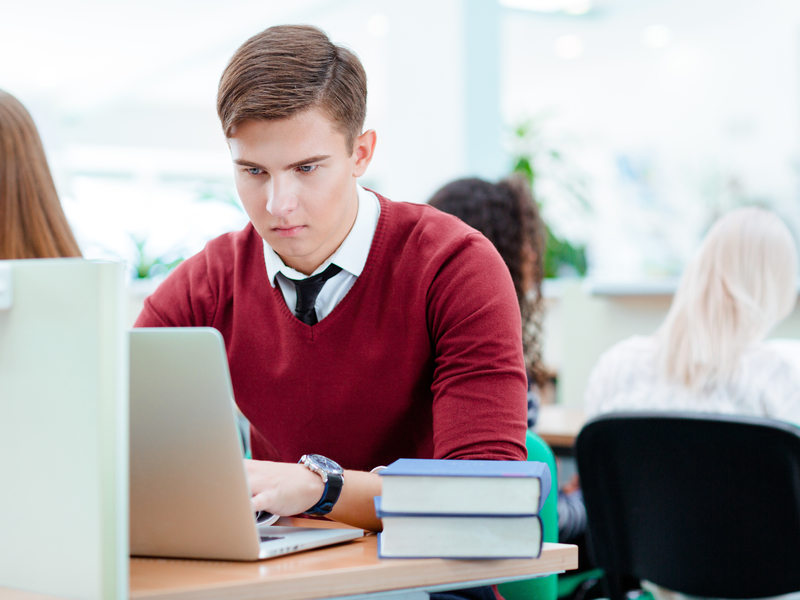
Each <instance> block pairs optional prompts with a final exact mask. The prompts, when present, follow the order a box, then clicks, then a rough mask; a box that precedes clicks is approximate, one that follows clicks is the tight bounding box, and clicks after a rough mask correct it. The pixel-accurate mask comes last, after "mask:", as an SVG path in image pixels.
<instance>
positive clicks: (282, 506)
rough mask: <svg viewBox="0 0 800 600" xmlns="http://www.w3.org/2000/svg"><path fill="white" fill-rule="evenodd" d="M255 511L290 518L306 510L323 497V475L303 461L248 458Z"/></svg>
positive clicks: (249, 479) (246, 468) (248, 470)
mask: <svg viewBox="0 0 800 600" xmlns="http://www.w3.org/2000/svg"><path fill="white" fill-rule="evenodd" d="M244 466H245V471H246V472H247V480H248V481H249V482H250V492H251V493H252V495H253V497H252V498H251V499H250V504H251V506H252V507H253V512H256V511H259V510H265V511H267V512H271V513H272V514H275V515H280V516H282V517H288V516H291V515H298V514H300V513H302V512H305V511H307V510H308V509H309V508H311V507H312V506H314V505H315V504H316V503H317V502H319V500H320V498H322V493H323V492H324V491H325V484H324V483H323V482H322V478H321V477H320V476H319V475H317V474H316V473H313V472H312V471H311V470H310V469H308V468H306V467H304V466H303V465H300V464H293V463H280V462H270V461H266V460H245V461H244Z"/></svg>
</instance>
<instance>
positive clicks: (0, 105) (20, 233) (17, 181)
mask: <svg viewBox="0 0 800 600" xmlns="http://www.w3.org/2000/svg"><path fill="white" fill-rule="evenodd" d="M80 255H81V251H80V249H79V248H78V244H77V243H76V242H75V238H74V237H73V235H72V231H71V230H70V228H69V224H68V223H67V218H66V217H65V216H64V211H63V209H62V208H61V203H60V202H59V200H58V195H57V194H56V187H55V185H54V184H53V177H52V176H51V175H50V168H49V167H48V166H47V158H45V154H44V147H43V146H42V141H41V139H40V138H39V132H38V131H37V130H36V125H34V123H33V119H31V116H30V115H29V114H28V111H27V110H25V107H24V106H22V104H21V103H20V102H19V100H17V99H16V98H15V97H14V96H12V95H11V94H8V93H6V92H4V91H2V90H0V260H8V259H16V258H57V257H62V256H80Z"/></svg>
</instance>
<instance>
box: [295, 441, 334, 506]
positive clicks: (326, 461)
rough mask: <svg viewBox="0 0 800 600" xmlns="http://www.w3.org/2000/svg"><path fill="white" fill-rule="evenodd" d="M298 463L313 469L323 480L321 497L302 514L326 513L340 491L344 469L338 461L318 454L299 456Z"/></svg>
mask: <svg viewBox="0 0 800 600" xmlns="http://www.w3.org/2000/svg"><path fill="white" fill-rule="evenodd" d="M299 463H300V464H301V465H304V466H305V467H307V468H309V469H310V470H312V471H314V473H316V474H317V475H319V476H320V477H322V481H324V482H325V490H324V491H323V492H322V498H320V500H319V502H317V503H316V504H315V505H314V506H312V507H311V508H309V509H308V510H307V511H306V512H304V513H303V514H305V515H327V514H328V513H329V512H331V510H332V509H333V505H334V504H336V501H337V500H338V499H339V494H341V493H342V486H343V485H344V470H343V469H342V467H340V466H339V464H338V463H336V462H334V461H332V460H331V459H330V458H325V457H324V456H322V455H320V454H304V455H303V456H301V457H300V461H299Z"/></svg>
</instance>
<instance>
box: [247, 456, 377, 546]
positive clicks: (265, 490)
mask: <svg viewBox="0 0 800 600" xmlns="http://www.w3.org/2000/svg"><path fill="white" fill-rule="evenodd" d="M244 466H245V471H246V472H247V480H248V481H249V482H250V492H251V493H252V494H253V497H252V499H251V500H250V504H251V505H252V507H253V512H255V511H259V510H265V511H267V512H271V513H272V514H275V515H280V516H282V517H288V516H291V515H299V514H300V513H302V512H305V511H307V510H308V509H309V508H311V507H312V506H314V505H315V504H316V503H317V502H319V501H320V499H321V498H322V493H323V492H324V491H325V484H324V483H323V482H322V477H320V476H319V475H317V474H316V473H313V472H312V471H311V470H310V469H308V468H307V467H304V466H303V465H300V464H294V463H279V462H270V461H266V460H245V461H244ZM380 495H381V478H380V477H379V476H378V475H376V474H375V473H364V472H361V471H345V472H344V486H343V487H342V493H341V495H340V496H339V500H338V501H337V502H336V504H335V505H334V507H333V510H332V511H331V512H330V513H329V514H328V518H330V519H333V520H335V521H339V522H340V523H346V524H348V525H353V526H354V527H360V528H362V529H370V530H372V531H380V530H381V528H382V524H381V522H380V519H378V518H377V517H376V516H375V504H374V503H373V498H374V497H375V496H380Z"/></svg>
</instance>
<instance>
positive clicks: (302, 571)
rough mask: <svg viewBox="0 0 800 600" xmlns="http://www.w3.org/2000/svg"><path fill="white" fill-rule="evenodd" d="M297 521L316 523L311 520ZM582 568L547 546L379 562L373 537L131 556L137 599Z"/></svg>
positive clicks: (365, 587)
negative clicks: (259, 549)
mask: <svg viewBox="0 0 800 600" xmlns="http://www.w3.org/2000/svg"><path fill="white" fill-rule="evenodd" d="M293 521H294V522H293V523H290V524H300V525H305V526H308V525H309V521H308V520H300V519H297V520H293ZM577 566H578V549H577V547H576V546H570V545H566V544H545V545H544V550H543V551H542V556H541V558H539V559H506V560H443V559H379V558H378V557H377V537H376V536H375V535H370V536H367V537H364V538H361V539H358V540H355V541H353V542H348V543H344V544H340V545H338V546H333V547H330V548H324V549H318V550H309V551H306V552H300V553H297V554H289V555H287V556H282V557H280V558H272V559H269V560H263V561H259V562H253V563H235V562H222V561H204V560H174V559H152V558H131V598H132V599H169V600H188V599H202V600H206V599H212V598H235V599H236V600H247V599H250V598H253V599H255V598H266V597H268V598H270V600H306V599H309V600H310V599H315V598H328V597H334V596H349V595H355V594H374V593H381V592H391V591H393V590H398V591H402V590H440V589H459V588H465V587H472V586H473V585H488V584H490V583H491V584H494V583H501V582H503V581H514V580H519V579H529V578H530V577H532V576H535V575H543V574H549V573H558V572H561V571H565V570H569V569H575V568H577Z"/></svg>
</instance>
